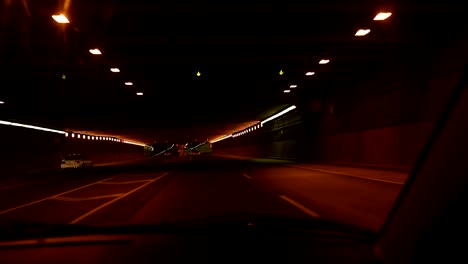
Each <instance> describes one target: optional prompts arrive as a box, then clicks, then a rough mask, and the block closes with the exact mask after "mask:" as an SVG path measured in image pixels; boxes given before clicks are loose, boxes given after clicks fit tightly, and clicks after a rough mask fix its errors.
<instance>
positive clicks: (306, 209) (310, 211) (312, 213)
mask: <svg viewBox="0 0 468 264" xmlns="http://www.w3.org/2000/svg"><path fill="white" fill-rule="evenodd" d="M280 198H281V199H283V200H285V201H287V202H288V203H290V204H292V205H294V206H295V207H297V208H298V209H300V210H301V211H303V212H304V213H306V214H308V215H310V216H312V217H314V218H317V217H320V215H319V214H317V213H316V212H314V211H312V210H310V209H309V208H307V207H305V206H303V205H302V204H300V203H298V202H296V201H294V200H292V199H290V198H288V197H286V196H284V195H280Z"/></svg>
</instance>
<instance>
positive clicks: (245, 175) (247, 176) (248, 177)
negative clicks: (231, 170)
mask: <svg viewBox="0 0 468 264" xmlns="http://www.w3.org/2000/svg"><path fill="white" fill-rule="evenodd" d="M242 176H244V177H246V178H247V179H250V180H251V179H252V177H250V176H249V175H247V174H245V173H242Z"/></svg>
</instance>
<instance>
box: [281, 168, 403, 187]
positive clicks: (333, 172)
mask: <svg viewBox="0 0 468 264" xmlns="http://www.w3.org/2000/svg"><path fill="white" fill-rule="evenodd" d="M286 166H288V167H291V168H298V169H304V170H312V171H318V172H324V173H331V174H337V175H343V176H348V177H354V178H360V179H366V180H370V181H379V182H386V183H393V184H400V185H403V184H405V183H404V182H397V181H389V180H381V179H375V178H367V177H362V176H357V175H352V174H346V173H341V172H337V171H327V170H320V169H312V168H307V167H301V166H294V165H286Z"/></svg>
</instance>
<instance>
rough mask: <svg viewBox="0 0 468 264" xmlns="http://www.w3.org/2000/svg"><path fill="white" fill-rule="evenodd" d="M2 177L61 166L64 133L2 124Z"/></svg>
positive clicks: (0, 149)
mask: <svg viewBox="0 0 468 264" xmlns="http://www.w3.org/2000/svg"><path fill="white" fill-rule="evenodd" d="M0 135H1V137H0V168H1V170H0V177H1V175H3V176H6V174H9V173H12V172H33V171H42V170H54V169H57V168H60V151H61V147H62V146H61V143H62V142H61V140H62V138H63V135H60V134H56V133H50V132H44V131H38V130H31V129H26V128H17V127H11V126H5V125H0Z"/></svg>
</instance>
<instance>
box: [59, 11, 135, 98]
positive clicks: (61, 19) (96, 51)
mask: <svg viewBox="0 0 468 264" xmlns="http://www.w3.org/2000/svg"><path fill="white" fill-rule="evenodd" d="M52 18H53V19H54V20H55V21H56V22H57V23H60V24H69V23H70V20H68V18H67V17H66V16H65V15H63V14H60V15H53V16H52ZM89 53H91V54H93V55H102V52H101V50H99V49H96V48H94V49H90V50H89ZM110 71H111V72H113V73H119V72H120V69H119V68H110ZM125 85H127V86H132V85H133V83H132V82H125ZM136 95H143V93H142V92H137V93H136Z"/></svg>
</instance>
